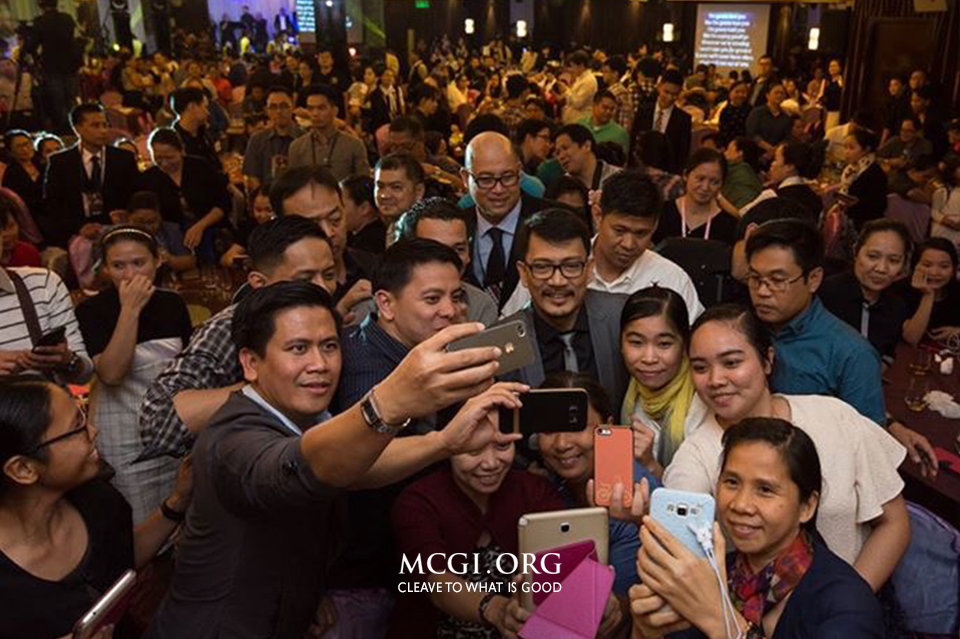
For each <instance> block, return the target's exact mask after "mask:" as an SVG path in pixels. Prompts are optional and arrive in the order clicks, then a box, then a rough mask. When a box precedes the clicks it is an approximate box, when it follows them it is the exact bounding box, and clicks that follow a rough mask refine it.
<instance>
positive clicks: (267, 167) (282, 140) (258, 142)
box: [243, 123, 303, 186]
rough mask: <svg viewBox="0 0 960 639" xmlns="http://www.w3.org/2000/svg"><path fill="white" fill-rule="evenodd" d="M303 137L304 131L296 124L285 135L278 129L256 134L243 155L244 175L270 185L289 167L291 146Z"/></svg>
mask: <svg viewBox="0 0 960 639" xmlns="http://www.w3.org/2000/svg"><path fill="white" fill-rule="evenodd" d="M301 135H303V131H302V130H301V129H300V127H299V126H297V124H296V123H294V124H293V125H292V126H291V128H290V130H289V131H288V132H287V133H285V134H281V133H280V132H279V131H277V129H276V127H270V128H269V129H266V130H264V131H259V132H257V133H254V134H253V135H252V136H250V141H249V142H247V150H246V152H245V153H244V155H243V174H244V175H249V176H251V177H255V178H257V180H259V181H260V184H261V185H264V186H267V185H269V184H270V182H272V181H273V180H274V179H275V178H276V177H277V176H278V175H280V173H282V172H283V170H284V169H285V168H286V167H287V152H288V151H289V150H290V144H291V143H292V142H293V141H294V140H295V139H297V138H298V137H300V136H301Z"/></svg>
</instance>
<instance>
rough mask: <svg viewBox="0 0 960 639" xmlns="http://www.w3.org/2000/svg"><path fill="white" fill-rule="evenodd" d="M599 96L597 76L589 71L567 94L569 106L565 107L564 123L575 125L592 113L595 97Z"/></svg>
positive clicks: (575, 82)
mask: <svg viewBox="0 0 960 639" xmlns="http://www.w3.org/2000/svg"><path fill="white" fill-rule="evenodd" d="M596 94H597V76H595V75H594V74H593V71H591V70H590V69H587V70H586V71H584V72H583V73H581V74H580V76H579V77H578V78H577V79H576V80H574V82H573V86H572V87H570V91H569V92H568V93H567V95H566V98H567V104H566V106H564V107H563V123H564V124H573V123H575V122H576V121H577V120H579V119H580V118H582V117H584V116H585V115H588V114H589V113H590V107H591V106H592V105H593V96H595V95H596Z"/></svg>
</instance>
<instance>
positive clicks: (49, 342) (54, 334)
mask: <svg viewBox="0 0 960 639" xmlns="http://www.w3.org/2000/svg"><path fill="white" fill-rule="evenodd" d="M66 340H67V327H66V326H58V327H56V328H54V329H52V330H50V331H47V332H46V333H44V334H43V335H41V336H40V339H38V340H37V343H36V344H34V345H33V349H34V350H36V349H37V347H38V346H56V345H57V344H62V343H63V342H65V341H66Z"/></svg>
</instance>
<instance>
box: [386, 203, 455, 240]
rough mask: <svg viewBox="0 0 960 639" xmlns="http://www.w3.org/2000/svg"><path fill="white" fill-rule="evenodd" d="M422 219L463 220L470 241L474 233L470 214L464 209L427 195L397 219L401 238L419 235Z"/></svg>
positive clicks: (398, 233) (398, 232)
mask: <svg viewBox="0 0 960 639" xmlns="http://www.w3.org/2000/svg"><path fill="white" fill-rule="evenodd" d="M420 220H443V221H445V222H463V226H464V228H465V229H466V232H467V240H468V241H469V240H470V238H471V236H472V235H473V233H472V230H473V229H472V228H471V227H472V224H471V219H470V216H469V215H467V212H466V211H465V210H464V209H461V208H460V207H459V206H457V205H456V204H454V203H453V202H451V201H450V200H447V199H446V198H442V197H427V198H423V199H422V200H420V201H418V202H415V203H414V205H413V206H411V207H410V208H409V209H407V211H406V212H405V213H404V214H403V215H402V216H400V219H399V221H397V235H398V237H399V238H401V239H408V240H409V239H413V238H415V237H417V225H418V224H419V223H420Z"/></svg>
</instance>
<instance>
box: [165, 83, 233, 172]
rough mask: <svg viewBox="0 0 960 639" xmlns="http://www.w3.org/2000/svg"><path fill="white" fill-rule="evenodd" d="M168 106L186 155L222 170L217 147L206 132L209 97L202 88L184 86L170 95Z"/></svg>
mask: <svg viewBox="0 0 960 639" xmlns="http://www.w3.org/2000/svg"><path fill="white" fill-rule="evenodd" d="M170 106H171V108H172V109H173V112H174V113H175V114H176V116H177V119H176V121H175V122H174V123H173V128H174V130H176V132H177V133H178V134H179V135H180V139H181V140H182V141H183V150H184V152H185V153H187V154H188V155H196V156H199V157H201V158H203V159H204V160H206V161H207V162H209V163H210V166H212V167H213V168H215V169H216V170H217V172H218V173H222V172H223V166H221V164H220V158H219V157H218V156H217V148H216V145H215V144H214V142H213V141H212V140H211V139H210V136H209V134H208V133H207V120H209V118H210V99H209V98H208V97H207V94H206V92H204V90H203V89H198V88H193V87H185V88H182V89H177V90H176V91H174V92H173V93H172V94H171V95H170Z"/></svg>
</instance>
